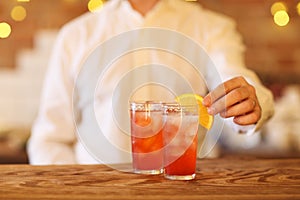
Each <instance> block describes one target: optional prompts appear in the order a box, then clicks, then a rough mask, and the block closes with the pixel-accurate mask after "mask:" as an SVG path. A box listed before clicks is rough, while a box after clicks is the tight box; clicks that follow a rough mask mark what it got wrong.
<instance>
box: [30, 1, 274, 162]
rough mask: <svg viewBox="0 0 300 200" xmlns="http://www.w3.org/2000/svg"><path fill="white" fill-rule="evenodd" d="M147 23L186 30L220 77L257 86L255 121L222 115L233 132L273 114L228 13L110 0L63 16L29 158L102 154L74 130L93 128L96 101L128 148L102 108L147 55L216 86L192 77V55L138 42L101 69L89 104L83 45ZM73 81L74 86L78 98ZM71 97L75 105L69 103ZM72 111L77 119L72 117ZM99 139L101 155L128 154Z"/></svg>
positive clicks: (111, 131)
mask: <svg viewBox="0 0 300 200" xmlns="http://www.w3.org/2000/svg"><path fill="white" fill-rule="evenodd" d="M147 27H156V28H164V29H166V30H174V31H176V32H178V33H180V34H184V35H186V36H187V37H189V38H191V39H192V40H193V41H195V42H196V43H197V44H199V45H200V46H201V47H203V48H204V49H205V51H206V52H207V54H208V55H209V57H210V58H211V60H212V61H213V63H214V64H215V66H216V68H217V70H218V72H219V74H220V75H221V79H222V80H223V81H225V80H228V79H230V78H232V77H234V76H238V75H242V76H244V77H245V78H246V79H247V80H248V81H249V82H250V83H251V84H253V85H254V86H255V88H256V91H257V97H258V99H259V103H260V105H261V108H262V117H261V119H260V121H259V122H258V123H257V124H256V125H253V126H247V127H242V126H239V125H236V124H234V123H233V121H232V119H227V120H226V124H227V125H229V126H231V127H232V128H233V129H232V130H234V131H235V132H238V131H241V130H243V129H245V130H244V131H246V132H248V133H250V132H254V131H256V130H258V129H259V128H260V127H261V126H262V125H263V123H264V122H265V121H266V120H267V119H268V118H269V117H270V116H271V115H272V113H273V99H272V94H271V93H270V91H269V90H267V89H266V88H264V87H263V86H262V85H261V83H260V81H259V80H258V78H257V76H256V75H255V74H254V73H253V72H252V71H250V70H248V69H247V68H246V67H245V64H244V58H243V53H244V49H245V48H244V46H243V44H242V40H241V37H240V35H239V34H238V33H237V32H236V30H235V23H234V22H233V21H232V20H231V19H230V18H228V17H226V16H223V15H220V14H217V13H214V12H212V11H209V10H205V9H203V8H202V7H201V6H200V5H199V4H195V3H189V2H185V1H183V0H161V1H159V3H158V4H157V5H156V6H155V7H154V8H153V9H152V10H151V11H150V12H148V13H147V15H146V16H142V15H140V14H139V13H138V12H137V11H135V10H134V9H133V8H132V7H131V5H130V3H129V2H127V1H126V0H111V1H109V2H108V3H106V4H105V5H104V7H103V8H101V9H100V10H99V11H97V12H95V13H86V14H84V15H82V16H80V17H78V18H77V19H75V20H73V21H71V22H70V23H68V24H66V25H65V26H64V27H63V28H62V29H61V31H60V33H59V35H58V37H57V41H56V43H55V45H54V49H53V54H52V56H51V60H50V63H49V68H48V73H47V75H46V80H45V84H44V90H43V93H42V99H41V105H40V110H39V114H38V117H37V119H36V121H35V123H34V125H33V128H32V135H31V137H30V140H29V143H28V155H29V160H30V163H31V164H72V163H85V164H87V163H97V162H99V160H95V159H94V158H93V156H91V154H93V152H90V153H91V154H90V153H88V151H89V147H87V149H85V148H84V147H83V146H84V145H82V144H81V143H80V142H79V140H78V139H77V137H76V135H77V134H76V132H77V131H80V130H85V131H93V130H90V129H92V128H91V127H89V124H88V122H89V120H90V115H91V113H92V112H93V111H92V109H95V108H96V109H97V110H101V111H100V112H99V113H97V114H96V115H97V119H99V121H100V122H101V125H100V126H101V129H102V130H103V132H105V133H104V134H106V136H105V137H107V139H108V141H110V142H112V143H113V144H114V145H116V146H117V147H119V148H121V149H124V151H128V152H130V137H127V136H122V134H119V133H118V130H117V129H116V128H115V127H112V126H111V124H110V122H111V121H110V119H109V118H107V117H106V116H107V113H108V112H110V110H109V109H107V106H108V105H109V102H110V101H111V99H110V98H111V91H112V90H113V88H114V87H115V86H116V85H115V84H116V82H117V80H118V79H120V77H122V76H124V74H126V72H128V70H130V69H131V67H132V66H143V65H147V64H149V63H159V64H160V65H164V66H172V67H174V69H175V70H178V71H179V72H180V73H182V74H184V76H185V77H187V80H189V81H190V82H191V84H192V87H193V89H194V91H195V92H197V93H199V94H201V95H205V94H206V93H207V86H206V85H205V82H206V83H207V84H209V85H211V86H213V87H215V86H216V83H214V81H215V80H214V78H213V77H208V79H207V80H203V79H199V77H195V76H197V74H195V73H189V71H188V70H186V69H185V66H187V65H189V63H187V62H186V61H184V60H183V59H180V58H178V57H176V56H174V55H170V53H168V52H163V51H160V52H157V51H153V50H149V49H144V50H143V49H142V50H140V51H135V52H132V53H131V54H130V55H127V56H122V57H120V58H119V59H118V60H116V61H115V62H114V63H113V64H112V66H114V67H112V68H111V69H110V70H107V71H106V72H105V73H106V74H105V77H104V78H103V79H102V80H101V81H100V83H99V84H100V86H99V88H98V89H96V96H97V97H96V98H97V99H98V100H99V101H98V102H95V108H94V105H93V103H92V102H91V101H89V100H88V99H85V97H86V96H85V92H86V90H85V89H86V86H87V85H86V84H88V83H89V77H88V76H82V77H81V78H79V80H77V76H78V73H79V71H80V70H81V67H82V63H83V60H84V59H85V58H86V56H87V55H88V52H90V51H91V50H92V49H93V48H95V45H97V44H101V43H103V42H105V41H107V40H109V39H110V38H112V37H114V36H117V35H119V34H121V33H124V32H127V31H130V30H136V29H139V28H147ZM119 45H124V44H119ZM104 54H105V53H104ZM99 59H101V58H99ZM117 66H119V67H117ZM120 66H121V67H120ZM166 78H168V77H166ZM206 78H207V77H206ZM195 80H200V81H195ZM76 81H77V83H80V84H78V85H77V86H78V88H77V87H75V84H76ZM171 82H172V81H171ZM84 83H85V84H84ZM174 84H176V81H175V82H174ZM153 87H154V88H152V89H150V90H155V91H157V93H156V94H154V96H155V95H156V97H154V98H157V97H161V96H165V97H164V98H165V99H168V98H170V95H169V94H166V93H165V91H163V90H160V88H155V87H156V86H153ZM74 88H75V90H76V89H77V95H76V98H75V99H74V98H73V95H74V94H73V91H74ZM149 95H153V94H150V93H147V92H144V91H143V90H142V91H141V92H137V93H136V94H134V95H133V96H134V97H133V99H134V98H135V97H136V98H143V99H146V98H150V96H149ZM151 98H153V97H151ZM74 102H75V103H74ZM73 104H74V105H76V106H77V107H76V108H73ZM74 113H75V114H74ZM74 117H75V121H76V122H79V124H75V123H74ZM89 128H90V129H89ZM103 145H104V146H103V152H104V154H106V155H107V156H108V158H109V157H111V158H112V159H111V161H110V160H108V159H107V158H106V159H104V161H103V162H111V163H118V162H127V161H128V160H129V159H130V158H129V157H128V155H127V154H126V155H124V156H123V155H117V154H118V152H116V153H114V152H107V151H106V148H105V144H103Z"/></svg>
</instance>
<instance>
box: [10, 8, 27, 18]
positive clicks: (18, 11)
mask: <svg viewBox="0 0 300 200" xmlns="http://www.w3.org/2000/svg"><path fill="white" fill-rule="evenodd" d="M26 15H27V12H26V9H25V8H24V7H23V6H15V7H14V8H13V9H12V10H11V12H10V16H11V18H12V19H13V20H15V21H23V20H24V19H25V18H26Z"/></svg>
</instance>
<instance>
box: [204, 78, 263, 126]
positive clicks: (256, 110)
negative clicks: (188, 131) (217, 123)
mask: <svg viewBox="0 0 300 200" xmlns="http://www.w3.org/2000/svg"><path fill="white" fill-rule="evenodd" d="M203 104H204V106H206V107H208V112H209V114H212V115H215V114H218V113H219V114H220V116H221V117H223V118H229V117H233V118H234V122H235V123H237V124H240V125H249V124H255V123H256V122H257V121H258V120H259V119H260V117H261V108H260V105H259V102H258V99H257V96H256V90H255V88H254V87H253V86H252V85H250V84H249V83H248V82H247V81H246V80H245V79H244V78H243V77H236V78H233V79H231V80H229V81H226V82H224V84H222V85H220V86H218V87H217V88H216V89H215V90H213V91H211V92H210V93H209V94H208V95H207V96H206V97H205V98H204V99H203Z"/></svg>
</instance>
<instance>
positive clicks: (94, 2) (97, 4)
mask: <svg viewBox="0 0 300 200" xmlns="http://www.w3.org/2000/svg"><path fill="white" fill-rule="evenodd" d="M103 4H104V3H103V1H102V0H90V1H89V3H88V9H89V11H90V12H95V11H96V10H98V9H99V8H101V7H102V6H103Z"/></svg>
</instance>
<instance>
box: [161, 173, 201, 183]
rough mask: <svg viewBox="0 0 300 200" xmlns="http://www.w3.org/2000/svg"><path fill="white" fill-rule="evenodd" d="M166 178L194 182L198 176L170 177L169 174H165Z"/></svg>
mask: <svg viewBox="0 0 300 200" xmlns="http://www.w3.org/2000/svg"><path fill="white" fill-rule="evenodd" d="M164 176H165V178H167V179H170V180H183V181H186V180H193V179H194V178H195V177H196V174H191V175H169V174H164Z"/></svg>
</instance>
